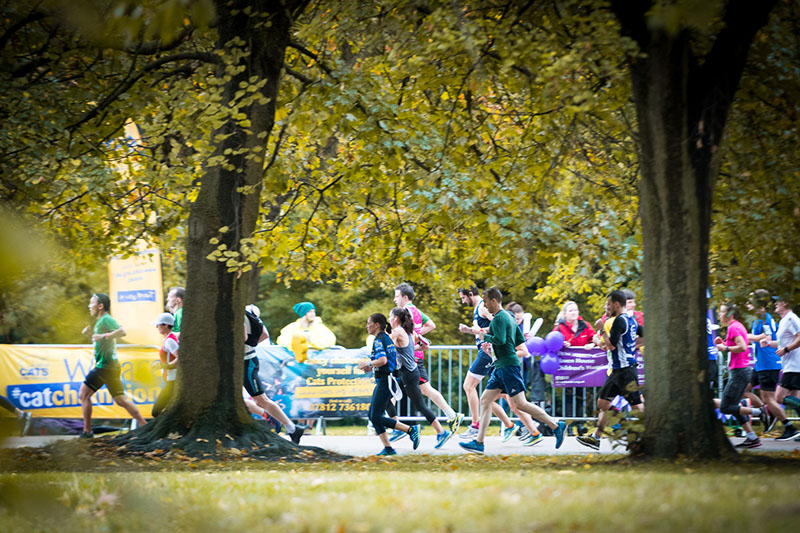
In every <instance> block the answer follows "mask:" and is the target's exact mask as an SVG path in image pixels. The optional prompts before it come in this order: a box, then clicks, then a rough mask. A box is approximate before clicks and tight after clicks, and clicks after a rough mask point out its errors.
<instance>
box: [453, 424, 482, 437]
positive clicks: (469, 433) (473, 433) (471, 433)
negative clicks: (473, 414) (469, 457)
mask: <svg viewBox="0 0 800 533" xmlns="http://www.w3.org/2000/svg"><path fill="white" fill-rule="evenodd" d="M477 436H478V428H476V427H472V426H470V427H468V428H467V430H466V431H464V433H462V434H461V435H459V436H458V438H459V439H464V440H474V439H475V437H477Z"/></svg>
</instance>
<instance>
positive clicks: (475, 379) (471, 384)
mask: <svg viewBox="0 0 800 533" xmlns="http://www.w3.org/2000/svg"><path fill="white" fill-rule="evenodd" d="M458 296H459V297H460V298H461V303H463V304H465V305H469V306H472V326H471V327H470V326H467V325H465V324H459V325H458V330H459V331H460V332H461V333H468V334H471V335H475V342H476V343H477V345H478V355H477V357H475V360H474V361H473V362H472V365H471V366H470V367H469V371H468V372H467V377H465V378H464V384H463V385H462V387H463V388H464V393H465V394H466V396H467V404H468V405H469V412H470V415H472V424H471V425H470V426H469V427H468V428H467V429H466V431H464V433H462V434H461V435H459V438H462V439H466V440H472V439H474V438H475V437H476V436H477V435H478V428H479V426H480V422H479V420H480V411H479V406H480V400H479V399H478V385H479V384H480V382H481V381H483V378H485V377H486V376H488V375H489V374H491V373H492V370H494V359H492V357H491V356H490V355H488V354H487V353H486V352H484V351H483V350H482V349H481V344H482V343H483V341H482V340H481V338H480V334H481V333H486V332H487V331H489V325H490V324H491V323H492V314H491V313H490V312H489V310H488V309H486V306H485V305H484V303H483V298H481V296H480V292H479V291H478V288H477V287H476V286H474V285H471V286H468V287H466V288H462V289H458ZM492 414H494V415H495V416H496V417H497V418H499V419H500V422H501V423H502V424H503V440H508V439H509V438H511V436H512V435H513V434H514V423H513V422H511V419H510V418H508V415H507V414H506V412H505V411H504V410H503V408H502V407H500V406H499V405H498V404H497V403H493V404H492Z"/></svg>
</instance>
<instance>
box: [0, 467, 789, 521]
mask: <svg viewBox="0 0 800 533" xmlns="http://www.w3.org/2000/svg"><path fill="white" fill-rule="evenodd" d="M136 464H138V465H139V467H137V466H136ZM4 466H8V465H7V464H6V465H4ZM104 468H105V469H106V470H105V471H99V472H98V471H90V472H63V471H61V472H55V471H41V472H37V471H31V470H29V469H17V468H13V467H12V468H11V470H12V471H11V472H8V471H6V472H4V473H2V474H0V531H4V532H6V531H24V532H30V531H39V530H42V531H152V530H156V529H159V530H161V531H220V530H224V531H269V530H270V529H268V528H276V529H273V530H276V531H278V530H279V531H336V532H340V531H341V532H344V531H398V532H400V531H533V530H543V531H552V530H555V531H567V530H578V529H580V530H583V531H640V532H651V531H686V530H691V531H726V532H730V531H758V532H767V531H791V530H794V528H796V527H797V524H798V518H800V499H798V497H797V494H798V489H800V460H798V458H797V457H796V456H794V457H791V456H789V457H784V458H782V459H780V460H777V459H763V458H758V457H757V456H755V457H748V458H744V459H743V460H742V461H739V462H737V463H730V464H729V463H711V464H698V463H681V462H677V463H640V462H636V461H631V460H629V459H623V460H620V459H619V458H610V457H607V456H606V457H602V456H597V455H591V456H588V457H587V456H584V457H555V456H551V457H542V456H539V457H536V456H525V457H521V456H511V457H481V456H471V455H470V456H463V455H462V456H450V457H448V456H435V457H432V456H406V457H400V458H392V459H391V460H378V459H376V458H374V457H371V458H365V459H357V460H350V461H346V462H342V463H335V462H329V463H310V464H292V463H280V462H278V463H256V462H252V463H251V462H240V461H232V462H231V461H226V462H214V461H203V462H199V463H192V464H186V463H178V462H167V461H164V462H162V463H160V464H158V465H155V464H152V463H141V462H140V463H130V462H121V463H116V462H111V463H108V462H106V463H105V466H104ZM154 468H159V469H161V471H154V470H153V469H154ZM6 470H8V469H6ZM120 470H126V471H120Z"/></svg>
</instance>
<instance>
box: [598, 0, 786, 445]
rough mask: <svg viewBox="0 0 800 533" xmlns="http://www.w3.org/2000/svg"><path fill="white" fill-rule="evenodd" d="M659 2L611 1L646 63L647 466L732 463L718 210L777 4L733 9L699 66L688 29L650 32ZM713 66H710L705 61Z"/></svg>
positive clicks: (642, 97) (640, 110)
mask: <svg viewBox="0 0 800 533" xmlns="http://www.w3.org/2000/svg"><path fill="white" fill-rule="evenodd" d="M650 5H651V3H650V2H641V1H638V0H625V1H614V2H612V8H613V9H614V12H615V14H616V15H617V18H618V19H619V21H620V23H621V24H622V30H623V33H624V34H627V35H628V36H630V37H632V38H633V39H634V40H635V41H636V42H637V43H638V45H639V48H640V51H641V52H642V53H644V54H646V57H640V56H639V57H633V58H631V60H630V70H631V76H632V82H633V95H634V100H635V103H636V110H637V117H638V123H639V136H640V142H639V147H640V154H639V158H640V164H641V183H640V186H639V210H640V215H641V219H642V238H643V239H642V240H643V244H644V295H645V304H644V314H645V316H646V318H647V324H646V328H645V345H646V352H645V379H646V404H645V433H644V437H643V447H644V451H645V453H646V454H647V455H650V456H654V457H675V456H678V455H686V456H689V457H694V458H715V457H720V456H723V455H728V454H730V453H732V448H731V446H730V443H729V441H728V439H727V438H726V437H725V434H724V431H723V428H722V425H721V424H720V423H719V422H718V421H717V418H716V416H715V412H714V408H713V405H712V397H713V396H712V391H711V390H710V389H709V385H708V381H709V376H707V375H706V373H707V368H708V352H707V348H706V335H707V334H706V324H705V317H706V309H707V301H706V289H707V284H708V249H709V233H710V226H711V203H712V195H713V190H714V183H715V180H716V177H717V175H718V172H719V163H720V143H721V141H722V136H723V132H724V127H725V120H726V118H727V115H728V111H729V110H730V106H731V103H732V101H733V97H734V95H735V92H736V89H737V87H738V84H739V79H740V78H741V74H742V71H743V68H744V64H745V61H746V58H747V51H748V49H749V47H750V43H751V42H752V40H753V37H754V36H755V33H756V32H757V31H758V29H759V28H760V27H761V26H763V25H764V24H765V23H766V20H767V16H768V14H769V12H770V10H771V8H772V6H773V5H774V2H760V3H751V2H745V1H731V2H728V3H727V4H726V7H725V12H724V17H725V26H724V28H723V29H722V30H721V31H720V32H719V34H718V35H717V36H716V40H715V44H714V45H713V46H712V48H711V50H710V51H709V52H708V54H707V55H706V56H705V57H703V58H699V57H697V56H696V55H695V53H694V51H693V49H692V40H691V33H690V31H689V30H687V29H680V30H677V31H675V32H670V31H668V30H667V29H666V28H657V27H653V26H650V25H648V20H647V18H648V15H647V11H648V9H649V8H650ZM700 59H702V60H703V61H700Z"/></svg>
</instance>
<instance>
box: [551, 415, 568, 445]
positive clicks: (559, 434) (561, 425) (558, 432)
mask: <svg viewBox="0 0 800 533" xmlns="http://www.w3.org/2000/svg"><path fill="white" fill-rule="evenodd" d="M566 429H567V424H566V423H565V422H564V421H563V420H559V421H558V426H557V427H556V428H555V429H554V430H553V433H554V434H555V436H556V450H557V449H559V448H561V445H562V444H564V433H565V431H566Z"/></svg>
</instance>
